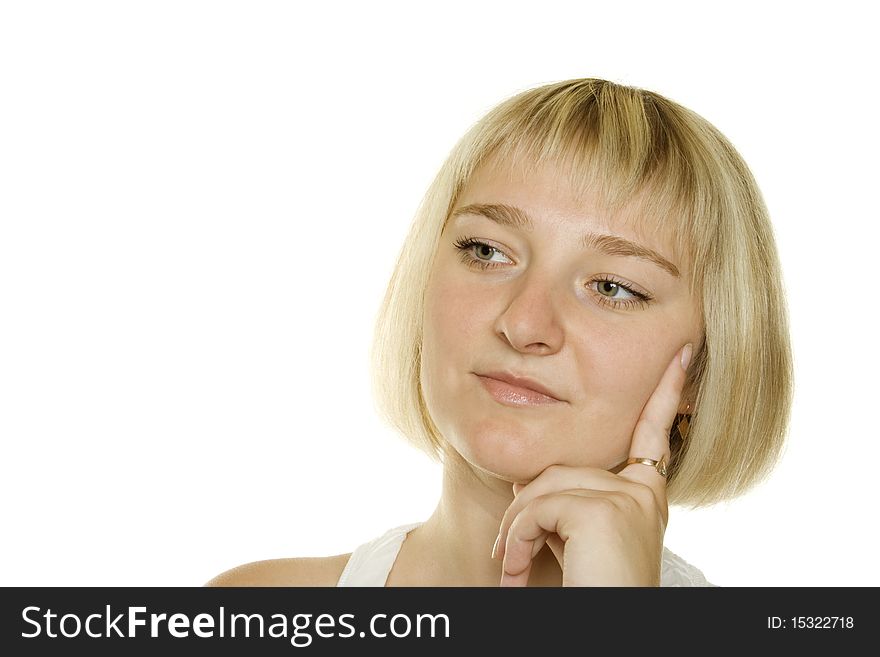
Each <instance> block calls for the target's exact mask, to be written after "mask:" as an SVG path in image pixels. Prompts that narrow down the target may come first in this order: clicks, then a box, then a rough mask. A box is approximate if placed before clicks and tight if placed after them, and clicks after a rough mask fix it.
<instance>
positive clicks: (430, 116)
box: [0, 0, 880, 586]
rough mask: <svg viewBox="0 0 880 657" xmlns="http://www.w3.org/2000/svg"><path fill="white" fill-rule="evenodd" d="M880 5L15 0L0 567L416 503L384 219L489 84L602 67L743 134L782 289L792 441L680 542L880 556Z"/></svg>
mask: <svg viewBox="0 0 880 657" xmlns="http://www.w3.org/2000/svg"><path fill="white" fill-rule="evenodd" d="M869 6H870V3H861V2H849V3H847V2H835V3H833V4H832V3H828V4H827V5H821V4H815V3H813V4H811V3H804V2H787V3H786V2H776V3H766V2H760V3H758V2H753V3H745V2H740V3H737V4H727V5H725V6H724V8H719V7H718V6H717V5H715V4H707V3H702V2H663V3H653V2H645V3H633V2H617V3H613V4H612V3H589V2H583V1H578V2H543V3H541V4H535V3H534V2H533V1H529V2H510V1H507V2H450V1H449V0H446V1H445V2H443V3H439V2H438V3H434V4H433V5H431V6H428V5H426V3H405V2H395V3H391V2H375V1H374V2H369V3H360V2H334V3H329V2H328V3H322V4H321V5H320V8H317V7H315V6H312V5H311V3H298V2H297V3H295V2H277V3H273V2H217V1H216V0H213V1H211V2H180V1H174V2H157V1H155V0H153V1H151V2H136V3H135V2H76V3H72V2H52V3H50V2H34V1H29V2H6V3H3V4H2V8H0V222H2V223H0V441H2V457H0V467H2V479H0V504H2V508H0V528H2V529H0V532H2V535H3V539H2V542H0V546H2V547H0V550H2V559H0V584H2V585H117V586H123V585H200V584H202V583H204V582H205V581H206V580H208V579H209V578H211V577H212V576H214V575H216V574H217V573H219V572H221V571H223V570H225V569H227V568H229V567H231V566H234V565H237V564H240V563H243V562H246V561H253V560H257V559H266V558H273V557H285V556H319V555H329V554H338V553H343V552H350V551H351V550H352V549H354V547H356V546H357V545H358V544H360V543H362V542H364V541H366V540H369V539H370V538H373V537H375V536H377V535H379V534H380V533H382V532H384V531H385V530H386V529H388V528H390V527H392V526H396V525H399V524H404V523H408V522H416V521H419V520H424V519H426V518H427V517H428V516H429V515H430V513H431V512H432V510H433V508H434V504H435V503H436V501H437V498H438V495H439V492H440V469H439V466H438V465H435V464H433V463H432V462H430V461H429V460H428V459H427V458H426V457H424V456H422V455H421V454H420V453H419V452H417V451H415V450H414V449H413V448H410V447H409V446H407V445H406V444H405V443H404V442H403V441H402V440H401V439H399V438H398V437H397V435H396V434H394V433H393V432H392V431H391V430H390V429H389V428H387V427H385V426H384V425H383V424H382V423H381V422H380V421H379V419H378V417H377V415H376V412H375V410H374V407H373V402H372V398H371V394H370V389H369V377H368V354H369V346H370V342H371V338H372V334H371V331H372V325H373V319H374V316H375V312H376V310H377V309H378V306H379V302H380V300H381V297H382V294H383V293H384V290H385V286H386V284H387V282H388V277H389V275H390V273H391V270H392V267H393V265H394V261H395V258H396V255H397V252H398V250H399V248H400V247H401V245H402V243H403V239H404V237H405V236H406V232H407V229H408V227H409V223H410V221H411V219H412V217H413V214H414V212H415V210H416V207H417V205H418V203H419V202H420V200H421V198H422V195H423V193H424V192H425V190H426V188H427V186H428V184H429V183H430V181H431V180H432V178H433V176H434V175H435V173H436V171H437V169H438V168H439V166H440V165H441V163H442V162H443V160H444V159H445V157H446V155H447V154H448V152H449V150H450V149H451V148H452V146H453V144H454V143H455V141H456V140H457V139H458V138H459V137H460V136H461V135H462V134H463V133H464V131H465V130H466V129H467V128H468V127H469V126H470V125H471V124H472V123H473V122H474V121H476V120H477V119H478V118H479V117H480V116H481V115H482V114H483V113H484V112H486V111H487V110H488V109H489V108H490V107H492V106H493V105H495V104H496V103H498V102H500V101H501V100H502V99H503V98H506V97H508V96H510V95H512V94H514V93H517V92H519V91H522V90H524V89H527V88H530V87H534V86H538V85H540V84H545V83H548V82H553V81H558V80H563V79H567V78H574V77H603V78H606V79H610V80H613V81H616V82H621V83H624V84H632V85H636V86H641V87H646V88H648V89H652V90H654V91H657V92H659V93H661V94H664V95H666V96H668V97H669V98H671V99H673V100H676V101H678V102H680V103H682V104H684V105H685V106H687V107H690V108H692V109H694V110H695V111H697V112H698V113H700V114H702V115H703V116H705V117H706V118H707V119H708V120H710V121H711V122H712V123H714V124H715V125H716V126H717V127H718V128H719V129H720V130H721V131H722V132H724V133H725V134H726V135H727V136H728V137H729V138H730V140H731V141H732V142H733V143H734V145H735V146H736V147H737V148H738V149H739V150H740V152H741V153H742V154H743V156H744V157H745V159H746V161H747V162H748V163H749V165H750V166H751V167H752V169H753V171H754V173H755V176H756V178H757V179H758V182H759V184H760V185H761V188H762V190H763V192H764V195H765V198H766V201H767V204H768V206H769V209H770V212H771V215H772V218H773V222H774V229H775V231H776V237H777V244H778V248H779V252H780V256H781V259H782V262H783V267H784V273H785V285H786V287H787V290H788V294H789V303H790V313H791V323H792V339H793V346H794V352H795V362H796V376H797V381H796V400H795V406H794V414H793V418H792V424H791V432H790V438H789V443H788V447H787V450H786V452H785V456H784V458H783V460H782V462H781V463H780V465H779V467H778V468H777V470H776V471H775V472H774V473H773V475H772V477H771V478H770V479H769V480H767V482H766V483H764V484H763V485H761V486H759V487H758V488H756V489H755V490H754V491H753V492H751V493H750V494H749V495H747V496H745V497H742V498H739V499H737V500H735V501H733V502H731V503H729V504H724V505H717V506H715V507H711V508H708V509H702V510H699V511H687V510H684V509H680V508H676V507H674V508H673V509H672V516H671V519H670V525H669V528H668V530H667V534H666V545H667V546H668V547H669V548H670V549H671V550H673V551H674V552H676V553H678V554H680V555H681V556H683V557H684V558H685V559H686V560H688V561H689V562H691V563H693V564H694V565H696V566H697V567H698V568H700V569H702V570H703V572H704V573H705V574H706V575H707V577H708V578H709V579H710V581H713V582H714V583H716V584H720V585H722V586H752V585H770V586H782V585H795V586H800V585H810V584H817V585H822V586H828V585H873V586H877V585H878V584H880V571H878V569H877V568H875V567H874V563H875V558H876V555H877V554H878V553H880V545H878V542H880V541H878V528H877V511H876V508H877V503H878V501H880V499H878V494H877V469H878V465H877V463H876V462H872V460H871V459H872V458H876V456H877V453H876V452H877V439H878V437H880V436H878V431H877V428H876V410H877V403H876V400H875V397H876V394H877V366H878V364H880V363H878V357H877V347H876V335H877V323H876V322H875V321H873V320H874V318H876V307H877V299H876V291H875V288H876V278H877V272H878V269H877V266H876V261H877V257H876V249H877V240H878V237H880V234H878V228H877V223H878V210H877V207H878V206H877V202H876V189H877V179H878V176H877V174H878V170H877V164H876V162H877V160H876V154H877V151H878V146H880V144H878V130H877V102H876V100H877V96H876V91H875V82H876V66H874V65H873V63H876V61H878V53H877V52H876V47H875V46H873V45H871V44H872V43H876V39H875V36H876V35H875V31H874V30H873V29H872V25H873V23H872V21H870V20H869V16H868V14H867V11H868V9H867V8H868V7H869ZM872 336H873V337H872Z"/></svg>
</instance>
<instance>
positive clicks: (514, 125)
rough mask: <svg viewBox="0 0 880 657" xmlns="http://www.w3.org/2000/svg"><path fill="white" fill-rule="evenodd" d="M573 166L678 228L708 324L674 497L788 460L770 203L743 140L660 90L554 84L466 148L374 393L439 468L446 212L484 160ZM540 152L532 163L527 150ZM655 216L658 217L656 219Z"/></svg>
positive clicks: (380, 335) (582, 176) (729, 487)
mask: <svg viewBox="0 0 880 657" xmlns="http://www.w3.org/2000/svg"><path fill="white" fill-rule="evenodd" d="M490 156H491V157H495V156H497V157H498V158H499V160H498V161H500V162H505V163H512V162H515V161H516V162H521V163H525V164H524V166H526V167H528V166H529V165H532V166H536V167H537V166H541V164H542V163H544V162H547V161H550V162H554V163H565V164H568V165H569V166H568V167H567V169H566V170H567V171H569V176H570V179H569V183H570V184H571V185H572V188H573V189H575V190H577V191H580V192H582V193H592V194H593V196H594V198H597V199H598V202H599V203H600V207H603V208H605V209H606V210H607V211H608V212H610V213H614V212H616V211H617V210H618V209H620V208H622V207H623V206H624V205H626V206H627V207H637V208H638V211H637V212H635V213H634V215H635V216H636V217H638V218H637V219H636V224H637V225H638V227H639V228H641V229H643V230H657V231H661V230H662V231H663V232H664V233H665V234H666V235H668V236H670V237H671V240H672V247H673V249H674V254H673V255H674V256H676V257H683V256H686V257H687V258H688V259H689V261H690V263H691V267H690V277H689V279H688V281H687V283H688V285H689V288H690V291H691V294H692V296H693V298H694V299H696V300H697V302H698V304H699V305H700V310H701V312H702V317H703V325H704V329H705V334H704V341H703V345H702V348H701V349H700V350H699V351H698V352H697V353H695V354H694V356H693V360H692V364H691V366H690V368H689V370H688V382H687V383H686V389H685V393H687V392H688V391H690V392H691V393H692V394H691V396H690V398H691V399H693V400H694V406H693V408H692V414H691V416H690V427H689V431H688V435H687V438H686V439H685V440H684V441H681V440H680V436H678V435H677V431H675V429H674V428H673V431H672V433H673V434H674V435H673V436H671V440H672V439H673V438H679V439H678V440H672V443H671V448H672V462H671V468H670V473H669V476H668V479H667V494H668V500H669V503H670V504H678V505H683V506H688V507H691V508H697V507H700V506H706V505H709V504H714V503H717V502H720V501H723V500H727V499H731V498H733V497H736V496H738V495H741V494H742V493H744V492H746V491H747V490H748V489H750V488H751V487H753V486H755V485H756V484H757V483H759V482H760V481H762V480H763V479H764V478H765V477H766V476H767V475H768V474H769V473H770V471H771V470H772V469H773V467H774V466H775V464H776V462H777V460H778V458H779V456H780V454H781V450H782V446H783V444H784V440H785V436H786V433H787V430H788V422H789V414H790V410H791V401H792V394H793V371H792V356H791V346H790V339H789V334H788V311H787V307H786V301H785V294H784V289H783V279H782V272H781V267H780V263H779V259H778V255H777V251H776V246H775V241H774V237H773V231H772V227H771V224H770V219H769V216H768V213H767V209H766V207H765V205H764V201H763V198H762V196H761V193H760V190H759V189H758V186H757V183H756V182H755V180H754V178H753V176H752V174H751V172H750V170H749V168H748V167H747V166H746V164H745V162H744V161H743V159H742V157H741V156H740V155H739V153H737V151H736V150H735V149H734V147H733V146H732V145H731V144H730V142H729V141H728V140H727V139H726V138H725V137H724V136H723V135H722V134H721V133H720V132H719V131H718V129H717V128H715V127H714V126H713V125H711V124H710V123H709V122H708V121H706V120H705V119H704V118H702V117H701V116H699V115H698V114H696V113H695V112H693V111H691V110H689V109H687V108H685V107H682V106H681V105H679V104H677V103H675V102H673V101H671V100H669V99H667V98H665V97H663V96H660V95H659V94H656V93H653V92H651V91H647V90H644V89H639V88H636V87H631V86H624V85H621V84H617V83H613V82H609V81H606V80H600V79H592V78H586V79H575V80H566V81H562V82H556V83H553V84H548V85H545V86H542V87H538V88H535V89H530V90H527V91H525V92H522V93H519V94H517V95H515V96H513V97H511V98H508V99H507V100H505V101H503V102H502V103H500V104H499V105H497V106H496V107H495V108H493V109H492V110H490V111H489V112H488V113H487V114H486V115H485V116H484V117H483V118H481V119H480V120H479V121H477V122H476V123H475V124H474V125H473V126H472V127H471V128H470V129H469V130H468V132H467V133H466V134H465V135H464V136H463V137H462V138H461V139H460V140H459V142H458V143H457V144H456V145H455V147H454V148H453V149H452V151H451V153H450V154H449V156H448V157H447V159H446V161H445V162H444V163H443V166H442V167H441V168H440V171H439V172H438V174H437V176H436V177H435V179H434V181H433V182H432V184H431V185H430V187H429V188H428V190H427V193H426V194H425V196H424V198H423V200H422V203H421V204H420V206H419V208H418V209H417V212H416V214H415V217H414V220H413V222H412V225H411V227H410V231H409V235H408V237H407V238H406V241H405V243H404V245H403V247H402V249H401V250H400V253H399V256H398V259H397V264H396V267H395V269H394V272H393V274H392V276H391V280H390V282H389V285H388V288H387V291H386V294H385V297H384V299H383V301H382V304H381V307H380V309H379V312H378V314H377V317H376V325H375V335H374V342H373V348H372V353H371V358H372V376H373V379H372V384H373V394H374V397H375V401H376V402H377V410H378V411H379V413H380V415H381V416H382V417H383V419H384V420H385V421H387V422H388V423H389V424H390V425H391V426H392V427H394V428H395V429H396V430H398V431H399V432H400V433H402V434H403V436H404V437H406V438H407V439H408V440H409V441H410V442H411V443H412V444H413V445H414V446H415V447H417V448H419V449H421V450H423V451H425V452H426V453H427V454H428V455H429V456H431V457H432V458H433V459H434V460H436V461H442V460H443V453H444V450H445V449H447V448H448V446H447V445H446V441H445V440H444V439H443V437H442V436H441V435H440V433H439V431H438V430H437V428H436V426H435V425H434V423H433V421H432V420H431V417H430V415H429V413H428V411H427V408H426V405H425V401H424V398H423V395H422V390H421V385H420V374H421V373H420V362H421V345H422V318H423V311H424V292H425V289H426V287H427V283H428V276H429V273H430V270H431V266H432V262H433V258H434V255H435V253H436V249H437V245H438V243H439V240H440V235H441V233H442V231H443V227H444V226H445V223H446V221H447V220H448V218H449V215H450V213H451V211H452V210H453V208H454V207H455V203H456V200H457V199H458V197H459V194H460V192H461V190H462V189H463V188H464V186H465V185H466V184H467V181H468V180H469V179H470V176H471V174H472V173H473V172H474V170H475V169H476V168H477V166H479V164H480V163H481V162H483V161H485V160H487V159H488V158H489V157H490ZM519 156H524V157H519ZM650 222H652V223H650Z"/></svg>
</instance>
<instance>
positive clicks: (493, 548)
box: [492, 534, 501, 559]
mask: <svg viewBox="0 0 880 657" xmlns="http://www.w3.org/2000/svg"><path fill="white" fill-rule="evenodd" d="M500 540H501V534H498V536H497V537H496V538H495V545H493V546H492V558H493V559H494V558H495V555H496V554H497V553H498V541H500Z"/></svg>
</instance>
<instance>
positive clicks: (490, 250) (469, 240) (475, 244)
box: [455, 237, 653, 309]
mask: <svg viewBox="0 0 880 657" xmlns="http://www.w3.org/2000/svg"><path fill="white" fill-rule="evenodd" d="M455 248H456V249H458V250H459V252H460V253H461V259H462V262H464V263H465V264H466V265H468V266H469V267H479V268H480V269H490V268H494V267H498V266H500V265H502V264H504V263H503V262H498V261H497V260H493V259H492V258H493V257H494V256H495V255H500V256H502V257H504V258H505V259H507V260H508V262H510V259H509V258H507V256H505V255H504V254H503V253H502V252H501V251H500V250H498V249H496V248H495V247H494V246H492V245H490V244H486V243H485V242H481V241H480V240H477V239H474V238H473V237H463V238H461V239H459V240H456V241H455ZM604 276H606V278H598V279H594V280H592V281H590V284H589V285H588V286H587V287H589V288H590V289H595V290H596V292H595V294H594V295H593V296H595V297H596V300H597V301H598V302H599V303H600V304H602V305H608V306H610V307H613V308H617V309H621V308H633V307H635V306H639V307H644V306H647V305H648V303H649V302H650V301H651V300H652V299H653V297H652V296H650V295H648V294H643V293H641V292H637V291H636V290H634V289H633V288H632V287H630V286H629V285H627V284H625V283H623V282H622V281H617V280H614V279H613V278H607V276H608V275H607V274H605V275H604ZM594 286H595V287H594ZM621 293H622V294H621Z"/></svg>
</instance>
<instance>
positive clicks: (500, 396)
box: [476, 374, 562, 406]
mask: <svg viewBox="0 0 880 657" xmlns="http://www.w3.org/2000/svg"><path fill="white" fill-rule="evenodd" d="M476 376H477V378H478V379H479V380H480V383H481V384H482V385H483V387H484V388H485V389H486V390H487V391H488V393H489V394H490V395H492V397H493V398H494V399H495V401H497V402H499V403H501V404H505V405H507V406H547V405H549V404H561V403H562V402H561V401H559V400H558V399H554V398H553V397H548V396H547V395H543V394H541V393H540V392H537V391H535V390H530V389H529V388H521V387H520V386H515V385H512V384H510V383H505V382H504V381H499V380H498V379H492V378H490V377H488V376H480V375H479V374H477V375H476Z"/></svg>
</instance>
